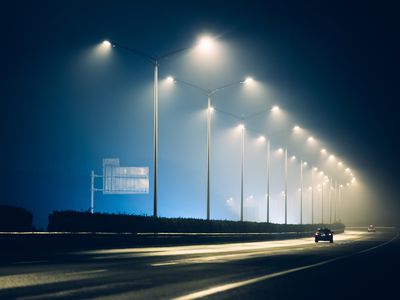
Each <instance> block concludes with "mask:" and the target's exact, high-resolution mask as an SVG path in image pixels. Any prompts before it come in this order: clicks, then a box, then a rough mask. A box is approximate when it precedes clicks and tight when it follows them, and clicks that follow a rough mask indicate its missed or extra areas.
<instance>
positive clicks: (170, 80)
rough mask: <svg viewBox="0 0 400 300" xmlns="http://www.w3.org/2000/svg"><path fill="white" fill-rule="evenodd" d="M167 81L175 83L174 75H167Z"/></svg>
mask: <svg viewBox="0 0 400 300" xmlns="http://www.w3.org/2000/svg"><path fill="white" fill-rule="evenodd" d="M167 82H168V83H174V82H175V79H174V77H172V76H168V77H167Z"/></svg>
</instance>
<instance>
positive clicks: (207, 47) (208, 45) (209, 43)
mask: <svg viewBox="0 0 400 300" xmlns="http://www.w3.org/2000/svg"><path fill="white" fill-rule="evenodd" d="M213 44H214V41H213V39H212V38H211V37H209V36H203V37H202V38H200V41H199V47H200V48H201V49H202V50H204V51H207V52H209V51H211V50H212V48H213Z"/></svg>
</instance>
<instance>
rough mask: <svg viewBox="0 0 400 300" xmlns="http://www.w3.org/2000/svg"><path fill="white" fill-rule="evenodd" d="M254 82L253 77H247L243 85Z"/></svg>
mask: <svg viewBox="0 0 400 300" xmlns="http://www.w3.org/2000/svg"><path fill="white" fill-rule="evenodd" d="M253 82H254V79H253V78H251V77H247V78H246V79H245V80H244V81H243V83H245V84H250V83H253Z"/></svg>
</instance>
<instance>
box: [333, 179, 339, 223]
mask: <svg viewBox="0 0 400 300" xmlns="http://www.w3.org/2000/svg"><path fill="white" fill-rule="evenodd" d="M337 201H338V185H337V181H336V182H335V217H334V218H333V222H336V211H337Z"/></svg>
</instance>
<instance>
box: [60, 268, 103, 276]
mask: <svg viewBox="0 0 400 300" xmlns="http://www.w3.org/2000/svg"><path fill="white" fill-rule="evenodd" d="M107 271H108V270H107V269H100V270H90V271H79V272H70V273H65V275H67V276H71V275H72V276H74V275H86V274H96V273H102V272H107Z"/></svg>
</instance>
